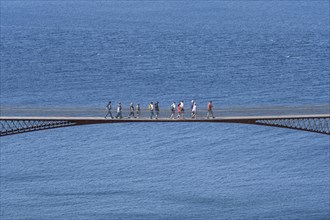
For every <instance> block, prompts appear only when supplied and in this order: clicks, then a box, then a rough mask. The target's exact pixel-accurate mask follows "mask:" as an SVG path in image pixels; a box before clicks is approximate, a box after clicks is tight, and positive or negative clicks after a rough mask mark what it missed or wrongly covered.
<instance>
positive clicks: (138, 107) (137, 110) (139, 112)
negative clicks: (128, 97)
mask: <svg viewBox="0 0 330 220" xmlns="http://www.w3.org/2000/svg"><path fill="white" fill-rule="evenodd" d="M140 114H141V108H140V104H137V106H136V117H137V118H140Z"/></svg>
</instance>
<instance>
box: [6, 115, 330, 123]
mask: <svg viewBox="0 0 330 220" xmlns="http://www.w3.org/2000/svg"><path fill="white" fill-rule="evenodd" d="M329 117H330V114H312V115H277V116H234V117H216V118H209V119H207V118H206V117H199V118H197V119H193V118H185V119H177V118H176V119H170V118H158V119H155V118H153V119H150V118H148V117H143V118H127V117H125V118H121V119H116V118H114V119H111V118H104V117H66V116H62V117H61V116H56V117H55V116H50V117H35V116H26V117H19V116H0V120H31V121H32V120H33V121H75V122H77V123H79V122H81V123H82V124H94V123H120V122H243V121H249V120H254V121H255V120H275V119H277V120H281V119H307V118H329Z"/></svg>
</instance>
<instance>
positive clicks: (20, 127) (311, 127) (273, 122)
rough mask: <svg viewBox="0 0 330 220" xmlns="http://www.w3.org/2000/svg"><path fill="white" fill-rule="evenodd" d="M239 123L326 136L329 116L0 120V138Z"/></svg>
mask: <svg viewBox="0 0 330 220" xmlns="http://www.w3.org/2000/svg"><path fill="white" fill-rule="evenodd" d="M137 122H142V123H147V122H148V123H150V122H156V123H159V122H164V123H165V122H168V123H170V122H172V123H178V122H181V123H182V122H183V123H192V122H195V123H196V122H199V123H201V122H203V123H204V122H209V123H210V122H211V123H241V124H254V125H263V126H271V127H281V128H289V129H295V130H302V131H309V132H316V133H320V134H327V135H330V114H323V115H300V116H299V115H298V116H245V117H219V118H215V119H205V118H199V119H165V118H160V119H157V120H156V119H153V120H152V119H146V118H141V119H105V118H101V117H0V136H7V135H13V134H20V133H25V132H31V131H40V130H46V129H54V128H63V127H69V126H77V125H88V124H105V123H137Z"/></svg>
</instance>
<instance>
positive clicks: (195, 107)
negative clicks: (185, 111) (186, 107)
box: [191, 102, 197, 119]
mask: <svg viewBox="0 0 330 220" xmlns="http://www.w3.org/2000/svg"><path fill="white" fill-rule="evenodd" d="M191 118H195V119H196V118H197V106H196V102H194V105H193V107H192V110H191Z"/></svg>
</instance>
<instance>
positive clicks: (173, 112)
mask: <svg viewBox="0 0 330 220" xmlns="http://www.w3.org/2000/svg"><path fill="white" fill-rule="evenodd" d="M175 107H176V104H175V102H173V103H172V105H171V112H172V114H171V117H170V119H172V118H175Z"/></svg>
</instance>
